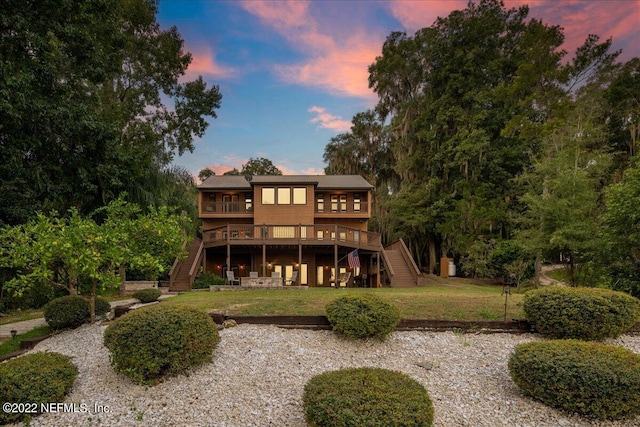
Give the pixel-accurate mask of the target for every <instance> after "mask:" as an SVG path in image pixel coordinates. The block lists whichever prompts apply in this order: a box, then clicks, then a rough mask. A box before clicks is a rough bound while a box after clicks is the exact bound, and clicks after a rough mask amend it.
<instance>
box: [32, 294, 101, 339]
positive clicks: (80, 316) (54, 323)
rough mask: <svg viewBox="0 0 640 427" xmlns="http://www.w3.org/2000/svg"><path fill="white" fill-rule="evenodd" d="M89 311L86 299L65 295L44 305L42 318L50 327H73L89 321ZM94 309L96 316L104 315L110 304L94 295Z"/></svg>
mask: <svg viewBox="0 0 640 427" xmlns="http://www.w3.org/2000/svg"><path fill="white" fill-rule="evenodd" d="M90 311H91V308H90V304H89V301H88V300H86V299H84V298H83V297H79V296H77V295H66V296H64V297H60V298H56V299H54V300H51V301H50V302H49V303H48V304H47V305H45V306H44V320H46V322H47V324H48V325H49V326H50V327H51V329H56V330H57V329H75V328H77V327H78V326H80V325H82V324H84V323H87V322H88V321H89V319H90V318H91V316H90V315H89V312H90ZM94 311H95V314H96V316H104V315H105V314H107V313H109V312H110V311H111V304H109V301H107V300H106V299H104V298H102V297H96V306H95V310H94Z"/></svg>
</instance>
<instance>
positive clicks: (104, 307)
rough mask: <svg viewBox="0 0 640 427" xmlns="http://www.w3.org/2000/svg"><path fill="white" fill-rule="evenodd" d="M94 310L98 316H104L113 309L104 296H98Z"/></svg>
mask: <svg viewBox="0 0 640 427" xmlns="http://www.w3.org/2000/svg"><path fill="white" fill-rule="evenodd" d="M94 311H95V314H96V316H104V315H105V314H107V313H109V312H110V311H111V304H109V301H107V300H106V299H104V298H102V297H96V307H95V310H94Z"/></svg>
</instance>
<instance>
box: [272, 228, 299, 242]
mask: <svg viewBox="0 0 640 427" xmlns="http://www.w3.org/2000/svg"><path fill="white" fill-rule="evenodd" d="M272 237H273V238H274V239H293V238H295V237H296V228H295V227H292V226H286V225H274V226H273V236H272Z"/></svg>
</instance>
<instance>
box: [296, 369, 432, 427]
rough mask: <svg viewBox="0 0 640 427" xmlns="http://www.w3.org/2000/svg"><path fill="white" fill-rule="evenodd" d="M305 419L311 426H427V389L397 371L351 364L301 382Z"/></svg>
mask: <svg viewBox="0 0 640 427" xmlns="http://www.w3.org/2000/svg"><path fill="white" fill-rule="evenodd" d="M302 399H303V404H304V413H305V418H306V420H307V423H308V424H309V425H310V426H314V427H320V426H323V427H334V426H335V427H337V426H340V427H351V426H353V427H361V426H367V427H386V426H396V427H404V426H407V427H408V426H412V427H422V426H431V425H432V423H433V404H432V403H431V399H430V398H429V393H428V392H427V390H426V389H425V388H424V387H423V386H422V385H421V384H420V383H418V382H417V381H415V380H413V379H412V378H410V377H409V376H407V375H405V374H402V373H400V372H395V371H389V370H386V369H380V368H351V369H343V370H339V371H332V372H326V373H324V374H321V375H317V376H315V377H313V378H312V379H311V380H309V382H308V383H307V384H306V385H305V388H304V395H303V398H302Z"/></svg>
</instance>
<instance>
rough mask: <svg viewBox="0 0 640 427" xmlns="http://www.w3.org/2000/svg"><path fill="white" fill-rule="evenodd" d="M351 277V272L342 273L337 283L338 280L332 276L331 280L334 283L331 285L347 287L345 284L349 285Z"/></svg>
mask: <svg viewBox="0 0 640 427" xmlns="http://www.w3.org/2000/svg"><path fill="white" fill-rule="evenodd" d="M350 278H351V272H349V273H343V274H341V275H340V277H338V282H337V283H336V280H335V279H334V278H332V279H331V280H330V281H329V282H330V283H333V285H331V286H336V287H345V286H347V284H348V282H349V279H350ZM343 283H344V285H342V284H343Z"/></svg>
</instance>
